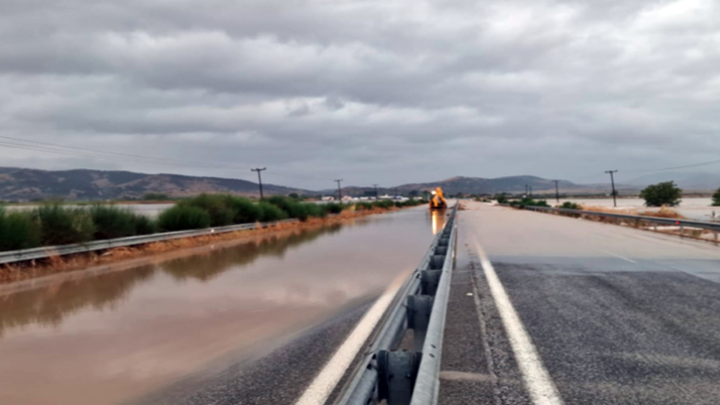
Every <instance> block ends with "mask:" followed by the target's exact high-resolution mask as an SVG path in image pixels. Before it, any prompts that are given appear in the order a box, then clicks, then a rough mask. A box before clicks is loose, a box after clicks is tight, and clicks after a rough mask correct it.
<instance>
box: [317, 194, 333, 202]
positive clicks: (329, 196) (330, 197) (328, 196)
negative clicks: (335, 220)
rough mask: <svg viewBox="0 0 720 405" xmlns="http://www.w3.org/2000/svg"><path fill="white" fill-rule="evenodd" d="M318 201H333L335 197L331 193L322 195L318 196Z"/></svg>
mask: <svg viewBox="0 0 720 405" xmlns="http://www.w3.org/2000/svg"><path fill="white" fill-rule="evenodd" d="M320 201H335V197H333V196H331V195H324V196H322V197H321V198H320Z"/></svg>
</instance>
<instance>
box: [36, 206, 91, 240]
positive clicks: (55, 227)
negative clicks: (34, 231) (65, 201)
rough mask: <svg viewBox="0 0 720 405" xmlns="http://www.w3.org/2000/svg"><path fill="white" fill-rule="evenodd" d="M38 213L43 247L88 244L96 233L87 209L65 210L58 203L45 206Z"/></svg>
mask: <svg viewBox="0 0 720 405" xmlns="http://www.w3.org/2000/svg"><path fill="white" fill-rule="evenodd" d="M36 212H37V217H38V220H39V221H40V240H41V243H42V244H43V245H64V244H70V243H82V242H87V241H89V240H91V239H92V237H93V234H94V233H95V226H94V225H93V220H92V216H91V215H90V213H89V212H88V210H86V209H82V208H64V207H63V206H61V205H60V204H59V203H57V202H56V203H51V204H48V205H43V206H42V207H40V208H38V209H37V211H36Z"/></svg>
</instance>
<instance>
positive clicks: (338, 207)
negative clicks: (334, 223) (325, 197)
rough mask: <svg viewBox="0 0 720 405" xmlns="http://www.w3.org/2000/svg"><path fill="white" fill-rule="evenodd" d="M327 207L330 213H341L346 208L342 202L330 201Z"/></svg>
mask: <svg viewBox="0 0 720 405" xmlns="http://www.w3.org/2000/svg"><path fill="white" fill-rule="evenodd" d="M325 208H326V209H327V212H329V213H330V214H339V213H341V212H342V211H343V210H344V209H345V206H344V205H343V204H341V203H328V204H325Z"/></svg>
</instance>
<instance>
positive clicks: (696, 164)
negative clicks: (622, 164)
mask: <svg viewBox="0 0 720 405" xmlns="http://www.w3.org/2000/svg"><path fill="white" fill-rule="evenodd" d="M718 163H720V159H717V160H711V161H709V162H702V163H694V164H690V165H684V166H674V167H664V168H660V169H642V170H627V172H628V173H642V172H664V171H668V170H678V169H688V168H691V167H700V166H709V165H715V164H718Z"/></svg>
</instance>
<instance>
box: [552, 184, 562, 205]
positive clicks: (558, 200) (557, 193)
mask: <svg viewBox="0 0 720 405" xmlns="http://www.w3.org/2000/svg"><path fill="white" fill-rule="evenodd" d="M553 181H554V182H555V200H556V201H557V203H558V204H560V190H559V189H558V181H557V180H553Z"/></svg>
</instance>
